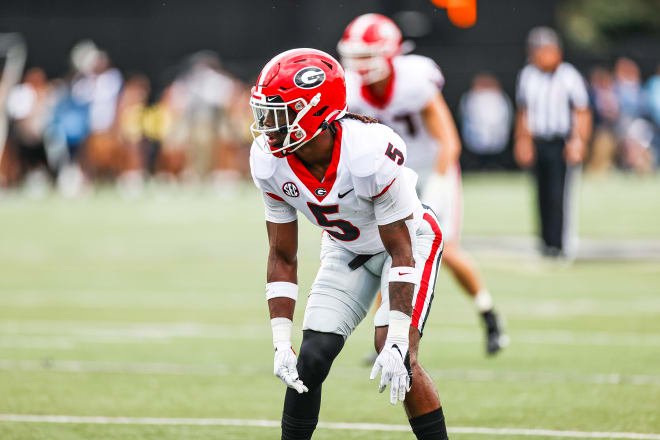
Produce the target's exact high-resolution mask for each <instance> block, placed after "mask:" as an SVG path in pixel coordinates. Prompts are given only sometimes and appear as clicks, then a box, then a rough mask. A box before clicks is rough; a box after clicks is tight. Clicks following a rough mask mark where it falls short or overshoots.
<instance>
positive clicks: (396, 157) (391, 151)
mask: <svg viewBox="0 0 660 440" xmlns="http://www.w3.org/2000/svg"><path fill="white" fill-rule="evenodd" d="M385 156H387V157H389V158H390V159H392V160H393V161H394V162H396V164H397V165H403V162H404V160H405V159H404V157H403V153H402V152H401V150H399V149H398V148H394V145H392V144H387V151H385Z"/></svg>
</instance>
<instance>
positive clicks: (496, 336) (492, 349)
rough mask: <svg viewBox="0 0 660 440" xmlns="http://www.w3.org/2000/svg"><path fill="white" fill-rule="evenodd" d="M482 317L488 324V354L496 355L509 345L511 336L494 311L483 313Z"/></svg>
mask: <svg viewBox="0 0 660 440" xmlns="http://www.w3.org/2000/svg"><path fill="white" fill-rule="evenodd" d="M481 316H482V317H483V318H484V323H485V324H486V352H487V353H488V354H489V355H494V354H496V353H497V352H498V351H500V350H501V349H503V348H504V347H506V346H507V345H509V336H508V335H507V334H506V331H505V330H504V325H503V324H502V321H500V318H499V317H498V316H497V313H495V310H494V309H491V310H489V311H487V312H484V313H482V314H481Z"/></svg>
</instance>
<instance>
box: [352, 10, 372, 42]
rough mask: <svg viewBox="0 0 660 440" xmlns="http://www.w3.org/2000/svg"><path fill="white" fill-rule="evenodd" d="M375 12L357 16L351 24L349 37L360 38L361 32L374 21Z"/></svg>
mask: <svg viewBox="0 0 660 440" xmlns="http://www.w3.org/2000/svg"><path fill="white" fill-rule="evenodd" d="M374 16H375V14H364V15H361V16H359V17H358V18H357V19H356V20H355V22H354V23H353V25H352V26H351V29H350V31H349V32H350V33H349V38H350V39H360V40H361V39H362V34H364V33H365V32H366V31H367V28H368V27H369V26H371V25H372V24H373V23H374Z"/></svg>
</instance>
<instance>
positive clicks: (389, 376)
mask: <svg viewBox="0 0 660 440" xmlns="http://www.w3.org/2000/svg"><path fill="white" fill-rule="evenodd" d="M381 369H382V372H381V375H380V385H379V386H378V392H379V393H382V392H383V391H384V390H385V388H387V383H388V382H390V403H391V404H392V405H396V402H397V400H399V401H401V402H403V401H404V400H405V398H406V393H407V392H408V391H410V387H411V385H412V369H411V368H410V355H409V354H408V343H407V342H401V341H397V342H394V341H390V340H389V339H388V340H386V341H385V346H384V347H383V350H382V351H381V352H380V354H379V355H378V357H377V358H376V362H375V363H374V366H373V368H372V369H371V375H370V376H369V378H370V379H371V380H374V379H375V378H376V376H378V372H379V371H380V370H381Z"/></svg>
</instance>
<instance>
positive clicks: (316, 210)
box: [307, 150, 398, 241]
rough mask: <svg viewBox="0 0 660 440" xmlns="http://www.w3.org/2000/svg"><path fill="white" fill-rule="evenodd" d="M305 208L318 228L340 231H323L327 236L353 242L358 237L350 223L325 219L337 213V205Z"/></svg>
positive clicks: (357, 230)
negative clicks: (313, 218) (339, 230)
mask: <svg viewBox="0 0 660 440" xmlns="http://www.w3.org/2000/svg"><path fill="white" fill-rule="evenodd" d="M397 151H398V150H397ZM307 206H309V210H310V211H312V214H314V217H315V218H316V222H317V223H318V224H319V226H321V227H323V228H324V229H325V228H332V227H334V228H339V229H341V231H342V232H341V233H339V232H336V231H333V230H329V229H325V231H326V232H327V233H328V234H330V235H332V236H333V237H334V238H336V239H337V240H342V241H353V240H356V239H357V238H358V237H359V236H360V230H359V229H358V228H356V227H355V226H354V225H353V224H352V223H351V222H349V221H347V220H341V219H337V220H330V219H329V218H328V217H326V215H327V214H337V213H338V212H339V205H327V206H322V205H315V204H314V203H311V202H307Z"/></svg>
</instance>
